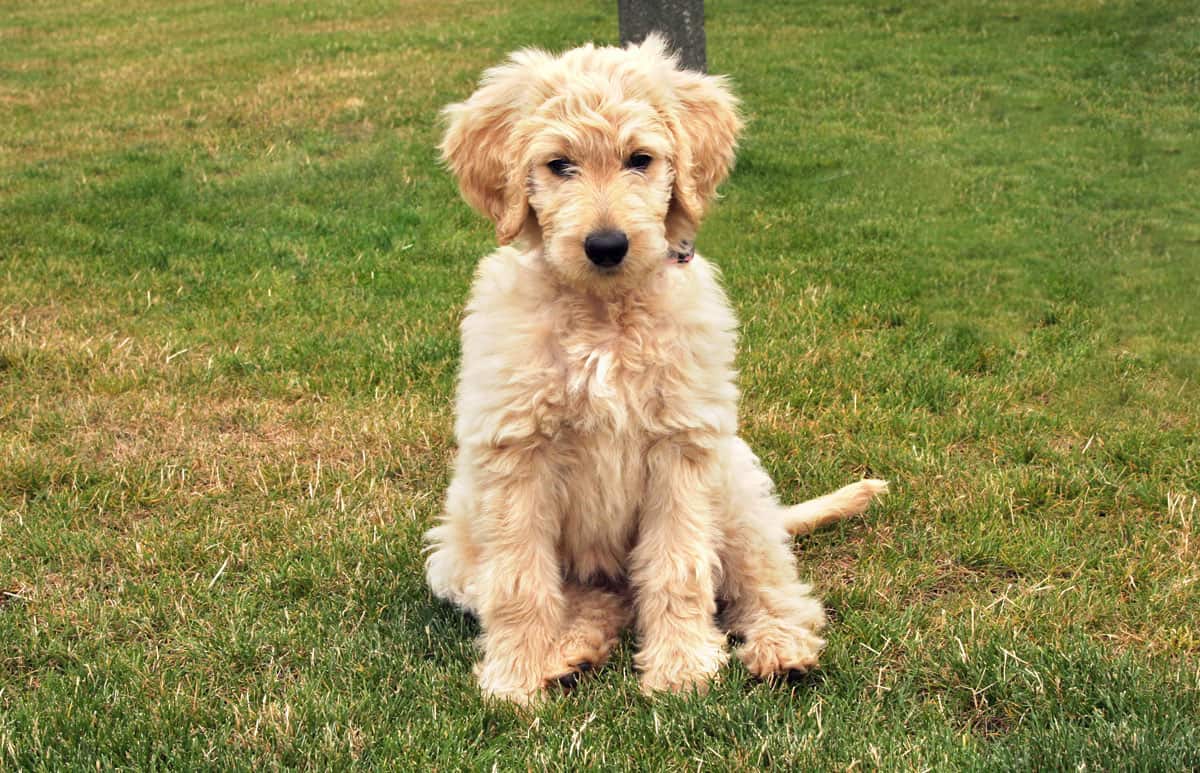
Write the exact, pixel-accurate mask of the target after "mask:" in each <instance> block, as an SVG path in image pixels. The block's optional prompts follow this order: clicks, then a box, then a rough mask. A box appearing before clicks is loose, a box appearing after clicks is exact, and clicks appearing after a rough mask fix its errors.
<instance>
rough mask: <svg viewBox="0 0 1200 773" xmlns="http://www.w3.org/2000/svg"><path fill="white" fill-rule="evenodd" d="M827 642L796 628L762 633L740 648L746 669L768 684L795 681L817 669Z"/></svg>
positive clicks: (739, 651) (740, 654) (809, 632)
mask: <svg viewBox="0 0 1200 773" xmlns="http://www.w3.org/2000/svg"><path fill="white" fill-rule="evenodd" d="M824 646H825V640H824V639H822V638H821V637H820V636H817V635H816V634H815V633H813V632H812V631H809V630H807V629H805V628H802V627H799V626H796V627H789V628H788V629H787V630H783V629H780V630H774V631H771V632H762V633H758V634H757V635H755V636H752V637H750V638H748V639H747V640H746V642H745V644H743V645H742V646H740V647H738V649H737V656H738V659H739V660H741V661H742V663H743V664H744V665H745V666H746V670H747V671H749V672H750V673H751V675H753V676H754V677H756V678H758V679H763V680H765V681H771V682H774V681H779V680H786V681H793V680H795V679H797V678H799V677H802V676H803V675H804V674H807V673H808V672H809V671H811V670H813V669H814V668H816V667H817V661H818V659H819V656H820V654H821V649H822V648H823V647H824Z"/></svg>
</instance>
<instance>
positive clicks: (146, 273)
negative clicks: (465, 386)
mask: <svg viewBox="0 0 1200 773" xmlns="http://www.w3.org/2000/svg"><path fill="white" fill-rule="evenodd" d="M511 5H512V6H514V7H513V8H505V7H504V6H503V5H501V4H490V3H486V2H467V3H462V2H439V3H433V2H429V3H419V4H418V3H404V2H401V3H396V2H383V1H382V0H362V1H361V2H359V1H358V0H354V1H347V2H338V3H330V2H317V1H316V0H298V1H297V2H264V3H219V2H208V3H201V2H164V1H162V0H107V2H103V3H82V4H81V3H69V2H65V1H64V0H46V1H45V2H38V3H29V2H21V1H20V0H0V768H10V767H11V768H43V769H55V770H58V769H64V768H84V767H87V768H96V767H102V768H103V767H131V768H176V769H178V768H195V767H213V768H219V769H225V768H238V769H262V768H275V767H309V768H340V767H345V766H347V765H350V764H354V763H356V764H358V765H361V766H364V767H381V768H393V769H405V770H407V769H414V768H435V769H457V768H460V767H470V768H493V767H497V768H501V769H505V768H541V767H553V768H595V769H610V768H637V769H651V770H661V769H676V768H678V769H685V768H686V769H700V768H716V769H724V768H747V767H756V766H765V765H769V764H770V765H776V766H780V767H796V768H834V769H848V768H852V767H865V768H874V767H884V768H888V769H895V768H906V769H907V768H914V769H916V768H946V767H954V768H973V769H981V770H983V769H986V770H994V769H1012V768H1030V767H1037V768H1043V769H1065V768H1072V769H1074V768H1076V767H1078V766H1085V767H1087V768H1092V769H1095V768H1125V769H1130V768H1139V769H1166V768H1172V769H1183V768H1197V767H1200V506H1198V504H1197V500H1198V498H1200V408H1198V407H1197V405H1198V399H1197V398H1198V395H1200V383H1198V382H1200V345H1198V343H1197V342H1198V341H1200V144H1198V142H1197V137H1200V14H1198V12H1197V9H1196V6H1195V4H1194V3H1191V2H1183V1H1182V0H1181V1H1179V2H1163V1H1160V0H1144V1H1141V2H1131V1H1130V0H1114V1H1110V2H1098V1H1093V0H1061V1H1060V2H1017V1H1014V2H1010V1H1008V0H1002V1H1001V2H994V3H979V2H970V1H969V0H949V1H947V2H938V3H934V2H921V3H913V4H909V3H898V2H895V0H888V2H878V3H875V2H820V3H804V4H799V3H781V2H765V1H764V2H757V1H755V2H750V1H747V0H738V1H737V2H734V1H733V0H710V2H709V3H708V9H707V10H708V19H707V30H708V43H709V64H710V68H711V69H712V70H713V71H716V72H723V73H729V74H730V75H731V76H732V78H733V81H734V82H735V84H736V88H737V90H738V92H739V93H740V94H741V96H742V97H743V100H744V107H745V111H746V114H747V117H748V119H749V125H748V130H747V133H746V136H745V139H744V142H743V144H742V149H741V153H740V159H739V163H738V167H737V169H736V171H735V172H734V174H733V176H732V177H731V179H730V180H729V182H728V183H726V185H725V187H724V189H723V191H724V198H723V200H722V201H721V202H720V204H719V205H718V206H717V207H716V209H715V210H714V212H713V214H712V216H711V217H710V219H709V220H708V222H707V223H706V225H705V228H704V229H703V231H702V233H701V234H700V238H699V248H700V250H701V252H703V253H705V254H706V255H707V256H709V257H710V258H712V259H714V260H715V261H716V262H718V263H719V264H720V265H721V266H722V267H723V268H724V270H725V276H726V282H727V285H728V288H729V291H730V294H731V297H732V299H733V302H734V304H735V306H736V308H737V310H738V313H739V315H740V317H741V319H742V323H743V326H742V339H741V354H740V357H739V367H740V370H741V387H742V390H743V393H744V402H743V410H742V424H743V433H744V434H745V436H746V437H747V438H748V439H749V441H750V442H751V444H752V445H753V446H754V447H755V448H756V449H757V450H758V451H759V452H760V454H761V455H762V457H763V460H764V462H765V464H766V465H767V466H768V468H769V469H770V471H771V472H772V474H773V475H774V477H775V479H776V480H777V481H778V484H779V487H780V489H781V493H782V494H783V496H784V498H785V499H787V500H798V499H800V498H803V497H806V496H811V495H814V494H816V493H821V492H824V491H826V490H828V489H830V488H832V487H834V486H836V485H840V484H842V483H845V482H848V481H850V480H853V479H855V478H858V477H861V476H863V475H866V474H871V475H875V476H880V477H886V478H888V479H890V480H891V481H892V482H893V494H892V495H891V496H890V497H889V498H888V499H887V500H886V501H885V502H883V503H882V504H881V506H880V507H878V508H877V509H875V510H873V511H872V512H871V513H870V514H869V515H868V516H867V517H865V518H861V519H855V520H852V521H849V522H846V523H843V524H840V525H839V526H837V527H835V528H832V529H829V530H827V531H823V532H821V533H819V534H816V535H813V536H811V537H809V538H806V539H802V540H799V541H798V542H797V560H798V561H799V562H800V565H801V567H802V570H803V573H804V574H805V575H807V576H810V577H812V578H813V580H814V582H815V583H816V585H817V586H818V588H819V590H820V592H821V593H822V594H823V596H824V598H825V600H826V603H827V605H828V607H829V610H830V617H831V620H832V624H831V627H830V629H829V636H828V638H829V641H830V644H829V647H828V649H827V650H826V653H825V656H824V661H823V662H824V667H823V669H822V670H821V671H820V672H819V673H818V674H816V675H814V676H813V677H812V678H810V679H809V680H808V681H806V682H805V683H803V684H799V685H796V686H794V687H772V686H769V685H763V684H755V683H752V682H751V681H750V680H749V679H748V677H747V674H746V672H745V671H744V669H742V668H741V666H740V665H731V666H730V667H729V668H728V669H727V671H726V672H725V673H724V676H723V679H722V681H721V682H720V683H719V684H718V685H716V686H715V687H714V689H713V690H712V691H711V692H710V693H709V694H708V695H706V696H704V697H688V698H679V697H664V698H660V699H657V700H649V699H647V698H644V697H643V696H641V695H640V693H639V692H638V689H637V679H636V674H635V673H634V672H633V669H632V666H631V661H630V651H631V649H632V647H633V646H634V642H633V641H632V640H628V641H626V642H625V644H624V645H623V647H622V648H621V650H620V651H619V654H618V656H617V657H616V659H615V660H614V662H613V663H612V664H611V665H610V666H609V667H608V668H606V669H605V670H604V671H602V672H601V673H600V674H598V675H597V678H595V679H591V680H589V681H587V682H585V683H584V684H582V685H581V686H580V687H579V688H578V689H576V690H575V691H574V692H573V693H571V694H567V695H561V696H556V697H555V698H554V699H552V700H550V701H548V702H547V703H546V704H545V705H543V706H541V707H540V708H538V709H537V710H535V711H533V712H529V713H523V712H519V711H516V710H514V709H512V708H509V707H507V706H494V705H489V704H484V703H483V702H482V701H481V699H480V697H479V695H478V692H477V691H476V689H475V686H474V683H473V679H472V676H471V673H470V671H471V664H472V662H473V660H474V659H475V657H476V653H475V651H474V649H473V638H474V636H475V635H476V634H477V629H476V628H475V626H474V624H473V623H472V622H470V621H469V620H466V619H464V618H463V617H462V616H461V615H459V614H457V613H456V612H455V611H454V610H453V609H451V608H449V607H447V606H445V605H443V604H441V603H438V602H436V601H434V600H433V599H432V598H431V597H430V595H429V593H428V592H427V590H426V589H425V587H424V584H423V578H422V573H421V563H422V555H421V549H422V545H421V539H420V535H421V532H422V531H423V530H424V529H425V528H426V527H427V526H428V525H429V524H430V523H431V521H432V520H433V519H434V518H435V517H436V516H437V514H438V511H439V507H440V502H441V497H442V491H443V489H444V487H445V485H446V483H447V478H448V465H449V462H450V459H451V456H452V453H453V448H452V422H453V416H452V412H451V395H452V389H453V383H454V377H455V372H456V368H457V356H458V343H457V331H456V325H457V321H458V319H459V317H460V315H461V312H462V306H463V302H464V300H465V294H466V291H467V287H468V284H469V281H470V278H471V274H472V269H473V266H474V264H475V261H476V260H477V259H478V258H479V257H480V256H481V255H483V254H484V253H486V252H487V251H488V250H489V249H490V247H491V245H492V244H493V239H492V234H491V229H490V227H489V226H488V225H487V224H486V223H484V222H483V221H482V220H481V218H479V217H478V216H476V215H474V214H473V213H472V212H470V211H469V209H468V208H467V206H466V205H465V204H464V203H462V202H461V200H460V199H459V198H458V196H457V193H456V191H455V189H454V186H453V184H452V181H451V180H450V179H449V178H448V176H447V174H446V173H445V172H444V170H443V169H441V167H440V166H439V163H438V161H437V156H436V153H435V150H434V146H435V144H436V142H437V139H438V133H439V124H438V118H437V111H438V109H439V107H441V106H442V105H444V104H446V103H448V102H450V101H453V100H456V99H461V98H462V97H464V96H465V95H466V94H468V93H469V92H470V90H471V88H472V84H473V83H474V81H475V79H476V77H477V76H478V74H479V72H480V71H481V70H482V69H483V68H484V67H486V66H488V65H490V64H493V63H495V62H497V61H499V60H500V59H501V58H502V57H503V56H504V54H505V53H506V52H508V51H509V50H511V49H514V48H517V47H520V46H524V45H531V44H532V45H541V46H545V47H548V48H553V49H562V48H566V47H570V46H573V45H576V44H578V43H581V42H584V41H587V40H597V41H612V40H613V38H614V37H615V34H616V29H617V20H616V3H615V2H594V3H554V2H549V0H531V1H530V2H522V3H519V4H517V3H513V4H511Z"/></svg>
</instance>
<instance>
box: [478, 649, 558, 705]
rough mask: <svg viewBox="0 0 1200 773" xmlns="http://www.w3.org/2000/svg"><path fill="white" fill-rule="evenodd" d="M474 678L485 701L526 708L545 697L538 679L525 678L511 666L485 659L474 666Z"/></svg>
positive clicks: (540, 681)
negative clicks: (501, 702)
mask: <svg viewBox="0 0 1200 773" xmlns="http://www.w3.org/2000/svg"><path fill="white" fill-rule="evenodd" d="M475 678H476V679H477V680H478V682H479V690H480V692H482V693H483V697H484V698H485V699H487V700H500V701H506V702H508V703H515V704H517V705H518V706H528V705H529V704H531V703H536V702H538V701H539V700H541V699H542V697H543V696H544V695H545V692H544V690H543V683H542V680H541V679H538V678H533V679H529V678H525V677H522V675H521V674H519V673H518V672H517V670H516V669H514V668H513V667H512V666H511V664H506V663H501V662H498V661H495V660H489V659H487V658H485V659H484V660H482V661H480V662H479V663H478V664H476V666H475Z"/></svg>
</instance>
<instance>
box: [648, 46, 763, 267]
mask: <svg viewBox="0 0 1200 773" xmlns="http://www.w3.org/2000/svg"><path fill="white" fill-rule="evenodd" d="M650 42H651V41H650V40H647V43H650ZM655 42H657V41H655ZM644 45H645V44H644ZM671 86H672V92H673V96H674V99H675V110H674V115H672V116H671V117H670V120H669V125H670V128H671V131H672V133H673V134H674V135H675V184H674V189H673V190H672V196H671V208H670V210H669V211H668V213H667V238H668V239H669V240H670V241H671V242H672V243H673V244H678V243H679V242H681V241H690V240H691V239H693V238H694V237H695V234H696V230H697V229H698V228H699V227H700V220H701V218H703V217H704V212H705V210H706V209H707V208H708V204H709V202H710V201H712V199H713V197H714V196H715V195H716V193H717V186H718V185H720V184H721V183H722V182H724V180H725V178H726V177H728V176H729V172H730V170H731V169H732V168H733V158H734V151H735V150H736V149H737V140H738V136H739V135H740V134H741V132H742V118H741V115H740V114H739V113H738V100H737V97H735V96H733V93H732V92H730V90H729V85H728V81H727V80H726V79H725V78H723V77H721V76H719V75H704V74H703V73H698V72H693V71H691V70H680V69H677V68H676V69H674V70H673V71H672V72H671Z"/></svg>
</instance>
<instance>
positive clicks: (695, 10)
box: [617, 0, 708, 72]
mask: <svg viewBox="0 0 1200 773" xmlns="http://www.w3.org/2000/svg"><path fill="white" fill-rule="evenodd" d="M617 15H618V16H619V18H620V27H621V45H625V44H626V43H640V42H642V41H643V40H645V38H646V36H647V35H649V34H650V33H651V32H654V31H655V30H657V31H658V32H661V33H662V34H663V35H664V36H666V38H667V41H668V42H669V43H670V44H671V47H672V48H674V49H675V50H676V51H677V52H679V60H680V61H681V62H682V63H683V66H684V67H686V68H688V69H689V70H699V71H701V72H704V71H705V70H706V69H707V67H708V63H707V61H706V59H707V56H706V51H705V45H704V0H617Z"/></svg>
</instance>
